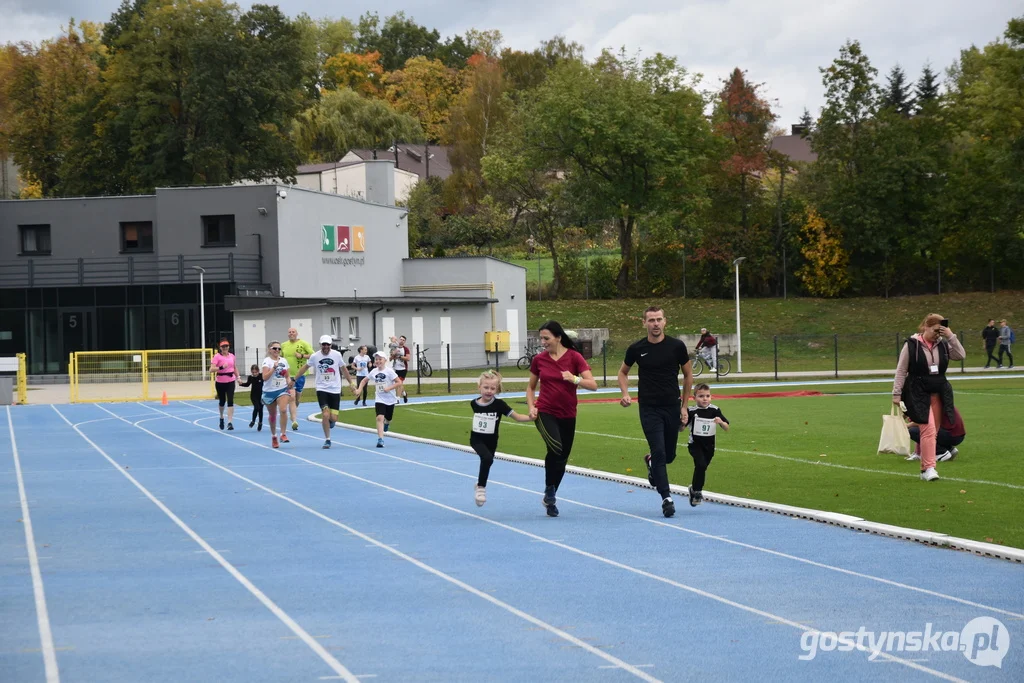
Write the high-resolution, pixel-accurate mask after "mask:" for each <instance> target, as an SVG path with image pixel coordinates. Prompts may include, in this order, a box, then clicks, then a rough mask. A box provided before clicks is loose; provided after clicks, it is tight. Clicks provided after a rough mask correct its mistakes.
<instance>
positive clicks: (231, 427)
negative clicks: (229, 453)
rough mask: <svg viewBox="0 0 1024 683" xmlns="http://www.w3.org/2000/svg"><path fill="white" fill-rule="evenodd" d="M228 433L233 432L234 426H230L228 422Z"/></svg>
mask: <svg viewBox="0 0 1024 683" xmlns="http://www.w3.org/2000/svg"><path fill="white" fill-rule="evenodd" d="M228 431H229V432H233V431H235V425H233V424H231V423H230V422H228Z"/></svg>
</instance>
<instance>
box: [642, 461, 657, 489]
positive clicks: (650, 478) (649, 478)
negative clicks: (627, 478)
mask: <svg viewBox="0 0 1024 683" xmlns="http://www.w3.org/2000/svg"><path fill="white" fill-rule="evenodd" d="M644 462H645V463H647V483H648V484H650V485H651V488H657V486H655V485H654V472H652V471H651V454H650V453H648V454H647V455H645V456H644Z"/></svg>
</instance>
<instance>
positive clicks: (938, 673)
mask: <svg viewBox="0 0 1024 683" xmlns="http://www.w3.org/2000/svg"><path fill="white" fill-rule="evenodd" d="M146 407H149V408H150V409H151V410H154V411H156V412H158V413H163V414H165V415H170V413H164V411H161V410H157V409H156V408H151V407H150V406H146ZM108 412H109V411H108ZM111 414H113V413H111ZM172 417H173V416H172ZM175 419H178V420H180V421H182V422H185V423H186V424H193V423H192V422H190V421H189V420H186V419H184V418H175ZM195 426H197V427H199V428H201V429H205V430H208V431H212V432H214V433H219V434H221V435H222V436H226V437H228V438H232V439H238V440H239V441H243V442H245V443H247V444H249V445H251V446H256V447H257V448H264V449H267V450H271V451H273V452H274V453H277V454H279V455H283V456H285V457H288V458H294V459H295V460H299V461H301V462H306V463H309V464H310V465H312V466H314V467H319V468H321V469H325V470H328V471H330V472H335V473H336V474H340V475H342V476H344V477H348V478H350V479H354V480H356V481H360V482H363V483H366V484H370V485H372V486H376V487H378V488H382V489H384V490H386V491H391V492H392V493H397V494H399V495H403V496H406V497H408V498H412V499H414V500H418V501H421V502H424V503H427V504H429V505H433V506H435V507H438V508H441V509H443V510H447V511H449V512H454V513H456V514H458V515H462V516H465V517H469V518H471V519H476V520H479V521H481V522H484V523H487V524H491V525H493V526H496V527H498V528H501V529H505V530H507V531H511V532H512V533H515V534H519V535H521V536H525V537H527V538H531V539H534V540H538V541H542V542H545V543H547V544H549V545H552V546H555V547H557V548H561V549H562V550H566V551H568V552H571V553H574V554H577V555H580V556H583V557H586V558H588V559H592V560H595V561H597V562H601V563H603V564H607V565H609V566H612V567H616V568H618V569H622V570H624V571H627V572H630V573H633V574H637V575H639V576H643V577H645V578H649V579H652V580H654V581H658V582H660V583H664V584H667V585H670V586H673V587H675V588H679V589H681V590H684V591H687V592H689V593H693V594H695V595H699V596H701V597H704V598H708V599H710V600H714V601H716V602H719V603H721V604H724V605H728V606H730V607H735V608H736V609H739V610H742V611H744V612H748V613H750V614H755V615H757V616H760V617H765V618H768V619H774V620H776V621H779V622H781V623H783V624H785V625H787V626H791V627H793V628H795V629H797V630H800V631H802V632H804V633H820V631H819V630H818V629H814V628H810V627H808V626H805V625H803V624H801V623H799V622H796V621H792V620H789V619H787V618H785V617H781V616H779V615H776V614H772V613H771V612H766V611H764V610H760V609H757V608H756V607H751V606H749V605H744V604H743V603H740V602H736V601H735V600H730V599H729V598H726V597H723V596H720V595H717V594H715V593H711V592H709V591H705V590H702V589H700V588H696V587H694V586H689V585H687V584H684V583H681V582H678V581H675V580H673V579H669V578H667V577H664V576H659V575H657V574H652V573H651V572H648V571H645V570H643V569H638V568H636V567H632V566H630V565H627V564H623V563H622V562H618V561H616V560H612V559H610V558H607V557H603V556H601V555H596V554H594V553H590V552H587V551H586V550H582V549H580V548H576V547H574V546H571V545H568V544H565V543H561V542H558V541H552V540H550V539H548V538H545V537H543V536H539V535H537V534H534V533H531V532H529V531H525V530H523V529H520V528H518V527H514V526H512V525H509V524H505V523H503V522H498V521H496V520H493V519H488V518H487V517H483V516H481V515H477V514H474V513H471V512H466V511H465V510H460V509H458V508H454V507H451V506H450V505H446V504H444V503H441V502H439V501H436V500H433V499H431V498H426V497H424V496H420V495H417V494H415V493H411V492H409V491H405V490H402V489H398V488H394V487H392V486H388V485H387V484H381V483H380V482H376V481H373V480H372V479H366V478H365V477H360V476H358V475H355V474H352V473H350V472H345V471H343V470H339V469H337V468H334V467H328V466H326V465H322V464H320V463H318V462H316V461H315V460H309V459H308V458H303V457H301V456H298V455H293V454H291V453H289V452H287V451H281V450H277V449H272V448H271V447H270V446H267V445H265V444H260V443H256V442H254V441H250V440H248V439H244V438H242V437H239V436H235V435H234V434H227V433H224V432H219V431H218V430H216V429H214V428H212V427H204V426H202V425H195ZM139 429H141V430H142V431H145V432H147V433H150V434H152V432H149V430H147V429H145V428H143V427H139ZM154 436H156V437H157V438H158V439H161V440H163V441H167V440H166V439H164V438H163V437H161V436H159V435H156V434H154ZM311 438H315V437H311ZM167 443H172V442H170V441H167ZM174 445H175V446H176V447H177V448H180V449H182V450H185V451H187V452H189V453H191V451H188V450H187V449H185V448H184V447H182V446H178V445H177V444H174ZM348 447H349V448H353V449H356V450H360V451H366V452H367V453H373V452H375V451H371V450H369V449H366V448H361V447H358V446H348ZM193 455H196V457H198V458H202V459H203V460H206V458H203V456H201V455H198V454H193ZM210 462H212V461H210ZM218 467H220V466H219V465H218ZM223 469H224V470H225V471H227V472H230V473H231V474H233V475H234V476H236V477H239V478H241V477H242V475H240V474H238V473H236V472H231V470H229V469H228V468H223ZM257 485H258V486H259V484H257ZM286 500H290V499H286ZM294 504H295V505H298V506H300V507H302V508H304V509H307V510H308V508H306V507H305V506H303V505H302V504H301V503H294ZM309 511H310V512H312V513H313V514H316V515H317V516H319V517H322V518H323V519H325V520H328V521H330V522H331V523H334V524H338V523H337V522H335V521H334V520H331V519H330V518H329V517H326V516H324V515H322V514H321V513H319V512H317V511H315V510H309ZM484 596H485V597H488V598H489V597H490V596H487V595H486V594H484ZM580 642H582V641H580ZM838 642H842V643H843V645H844V646H849V648H850V649H854V650H858V651H860V652H863V653H865V654H869V655H874V656H876V657H883V658H885V659H886V660H887V661H891V662H894V663H898V664H902V665H903V666H906V667H909V668H911V669H915V670H917V671H921V672H922V673H927V674H930V675H932V676H935V677H936V678H940V679H943V680H947V681H957V682H962V679H960V678H957V677H955V676H952V675H950V674H947V673H944V672H942V671H937V670H935V669H929V668H927V667H924V666H921V665H919V664H916V663H915V662H911V661H909V660H906V659H903V658H900V657H896V656H894V655H890V654H889V653H887V652H881V653H879V652H875V651H874V650H871V649H870V648H868V647H866V646H864V645H861V644H860V643H858V642H857V641H855V640H850V639H848V638H842V637H841V636H840V637H839V638H838ZM583 646H584V647H586V648H587V649H588V651H590V650H591V649H592V647H591V646H588V645H586V643H583ZM596 651H597V652H600V653H601V654H602V655H605V653H604V652H602V651H601V650H596ZM622 664H624V665H625V666H630V665H628V664H625V662H622ZM637 671H638V672H639V670H637ZM639 673H640V674H643V672H639Z"/></svg>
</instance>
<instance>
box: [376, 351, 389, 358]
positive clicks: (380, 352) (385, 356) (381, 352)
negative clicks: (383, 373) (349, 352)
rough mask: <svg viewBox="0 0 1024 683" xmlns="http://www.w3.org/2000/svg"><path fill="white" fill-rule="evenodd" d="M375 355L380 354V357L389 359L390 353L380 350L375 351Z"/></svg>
mask: <svg viewBox="0 0 1024 683" xmlns="http://www.w3.org/2000/svg"><path fill="white" fill-rule="evenodd" d="M373 355H375V356H380V357H381V358H383V359H384V360H387V358H388V354H386V353H384V352H383V351H378V352H377V353H375V354H373Z"/></svg>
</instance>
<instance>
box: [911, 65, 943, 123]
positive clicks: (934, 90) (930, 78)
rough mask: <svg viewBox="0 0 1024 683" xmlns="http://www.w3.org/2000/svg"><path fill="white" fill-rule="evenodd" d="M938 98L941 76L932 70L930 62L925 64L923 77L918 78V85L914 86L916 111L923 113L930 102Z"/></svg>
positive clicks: (922, 71) (922, 70) (936, 100)
mask: <svg viewBox="0 0 1024 683" xmlns="http://www.w3.org/2000/svg"><path fill="white" fill-rule="evenodd" d="M938 100H939V77H938V75H936V73H935V72H934V71H932V67H931V65H930V64H925V65H924V68H923V69H921V77H920V78H919V79H917V85H915V86H914V103H915V113H918V114H919V113H921V112H922V111H924V109H925V108H926V107H928V105H929V103H935V102H938Z"/></svg>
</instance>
